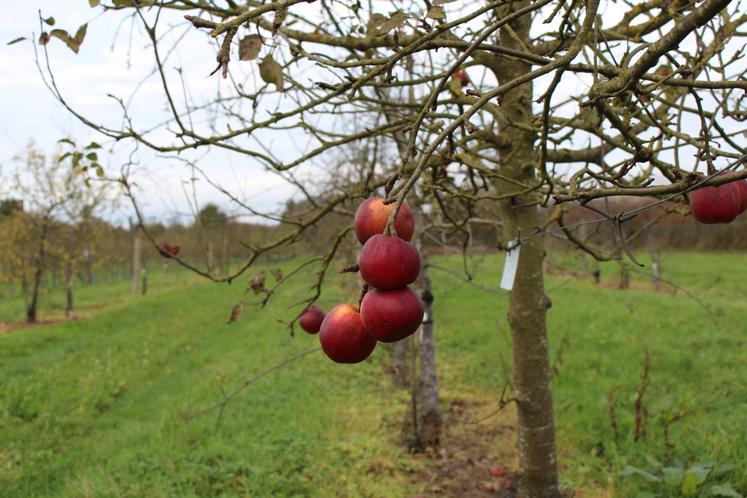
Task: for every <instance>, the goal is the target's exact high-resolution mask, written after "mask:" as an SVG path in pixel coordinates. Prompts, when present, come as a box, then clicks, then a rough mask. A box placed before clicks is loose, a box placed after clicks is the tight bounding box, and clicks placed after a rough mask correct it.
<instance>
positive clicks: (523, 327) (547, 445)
mask: <svg viewBox="0 0 747 498" xmlns="http://www.w3.org/2000/svg"><path fill="white" fill-rule="evenodd" d="M529 4H530V2H529V1H527V0H523V1H520V2H514V3H513V4H510V5H508V6H505V7H501V8H499V9H498V10H499V14H500V16H501V17H502V16H505V15H507V14H508V13H509V12H511V10H514V9H521V8H525V7H527V6H528V5H529ZM531 23H532V20H531V17H530V16H526V15H525V16H522V17H521V18H519V19H516V20H514V21H513V22H511V23H510V28H511V29H505V28H504V29H501V32H500V35H499V38H500V40H499V43H500V45H501V46H504V47H506V48H513V49H519V50H523V48H522V45H524V44H526V45H529V44H530V41H529V31H530V28H531ZM493 71H494V73H495V75H496V77H497V78H498V80H499V82H500V83H505V82H507V81H509V80H512V79H514V78H516V77H519V76H521V75H523V74H526V73H527V72H529V71H531V66H530V65H529V64H527V63H526V62H523V61H521V60H518V59H510V58H507V57H499V60H498V63H497V64H496V65H495V66H494V67H493ZM532 91H533V88H532V85H531V83H527V84H524V85H521V86H519V87H517V88H514V89H513V90H511V91H509V92H507V93H506V94H505V95H504V96H503V103H502V104H501V109H502V111H503V113H504V119H502V120H501V122H500V136H499V139H500V143H501V145H500V146H499V155H500V173H501V174H502V175H503V176H504V177H505V178H506V180H501V179H499V180H497V188H498V191H499V193H500V194H510V193H512V192H516V191H517V190H522V189H523V187H517V185H516V184H515V183H513V181H516V182H519V184H520V185H533V184H535V183H536V178H535V176H536V175H535V168H536V164H537V154H536V152H535V140H536V139H537V136H536V134H535V133H534V132H533V131H531V130H530V128H531V127H533V126H534V125H533V124H532V122H531V121H532V117H533V112H532V101H533V95H532ZM516 125H519V126H521V127H519V126H516ZM524 127H526V128H524ZM538 200H540V198H539V197H538V196H535V195H533V194H524V195H516V196H514V197H511V198H508V199H507V200H504V201H501V203H500V207H501V217H502V221H503V233H504V237H505V238H506V239H507V240H510V239H516V238H519V237H523V238H527V237H531V236H532V235H534V234H536V233H537V232H538V231H540V230H541V223H540V219H539V211H538V208H537V201H538ZM544 257H545V244H544V240H543V238H542V237H533V238H530V239H527V240H526V241H525V242H523V243H522V244H521V246H520V254H519V261H518V271H517V274H516V279H515V281H514V285H513V289H512V290H511V292H510V293H509V312H508V323H509V326H510V328H511V334H512V337H513V370H514V372H513V375H514V388H515V398H516V400H517V401H516V403H517V412H518V431H517V432H518V450H519V494H518V496H519V497H520V498H558V497H560V492H559V490H558V472H557V458H556V450H555V423H554V420H553V403H552V389H551V370H550V360H549V352H548V341H547V309H548V308H549V307H550V304H551V303H550V300H549V298H548V297H547V296H546V295H545V291H544V277H543V273H542V262H543V259H544Z"/></svg>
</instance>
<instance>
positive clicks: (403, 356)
mask: <svg viewBox="0 0 747 498" xmlns="http://www.w3.org/2000/svg"><path fill="white" fill-rule="evenodd" d="M409 352H410V341H397V342H395V343H394V345H393V347H392V368H393V369H394V377H393V381H394V385H395V386H397V387H407V386H408V385H409V384H410V383H409V379H410V363H409V362H410V355H409Z"/></svg>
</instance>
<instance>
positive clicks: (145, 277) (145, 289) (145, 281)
mask: <svg viewBox="0 0 747 498" xmlns="http://www.w3.org/2000/svg"><path fill="white" fill-rule="evenodd" d="M142 273H143V279H142V285H141V288H142V290H141V292H142V294H143V296H144V295H146V294H147V293H148V270H147V269H145V268H143V271H142Z"/></svg>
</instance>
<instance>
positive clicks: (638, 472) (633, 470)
mask: <svg viewBox="0 0 747 498" xmlns="http://www.w3.org/2000/svg"><path fill="white" fill-rule="evenodd" d="M630 476H639V477H642V478H643V479H645V480H646V481H648V482H661V477H659V476H656V475H654V474H652V473H651V472H646V471H645V470H642V469H639V468H638V467H632V466H627V467H625V468H624V469H622V470H621V471H620V477H630Z"/></svg>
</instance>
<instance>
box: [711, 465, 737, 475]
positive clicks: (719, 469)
mask: <svg viewBox="0 0 747 498" xmlns="http://www.w3.org/2000/svg"><path fill="white" fill-rule="evenodd" d="M736 468H737V466H736V465H733V464H731V463H722V464H720V465H717V466H716V467H714V469H713V472H712V473H713V477H716V478H719V477H724V476H725V475H726V474H728V473H729V472H731V471H732V470H734V469H736Z"/></svg>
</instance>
